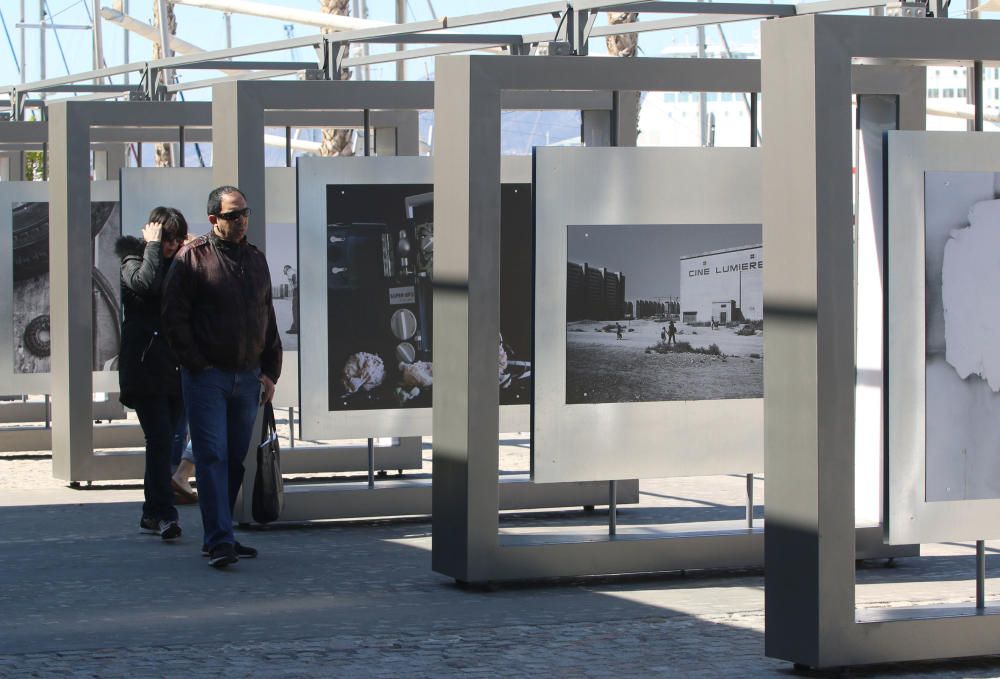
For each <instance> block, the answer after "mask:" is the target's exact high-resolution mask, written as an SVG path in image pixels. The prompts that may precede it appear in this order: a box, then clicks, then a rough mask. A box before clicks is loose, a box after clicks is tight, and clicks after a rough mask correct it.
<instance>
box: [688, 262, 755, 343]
mask: <svg viewBox="0 0 1000 679" xmlns="http://www.w3.org/2000/svg"><path fill="white" fill-rule="evenodd" d="M763 253H764V248H763V246H762V245H759V244H758V245H746V246H742V247H738V248H730V249H727V250H712V251H710V252H702V253H699V254H694V255H688V256H686V257H681V258H680V265H681V266H680V269H681V271H680V275H681V321H682V322H684V323H708V322H711V321H715V322H716V323H732V322H735V321H759V320H761V319H763V318H764V292H763V274H764V254H763Z"/></svg>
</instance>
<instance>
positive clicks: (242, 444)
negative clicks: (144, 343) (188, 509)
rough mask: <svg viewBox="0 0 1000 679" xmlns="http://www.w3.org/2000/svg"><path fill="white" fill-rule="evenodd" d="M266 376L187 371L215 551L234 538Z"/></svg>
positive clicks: (201, 493) (204, 510)
mask: <svg viewBox="0 0 1000 679" xmlns="http://www.w3.org/2000/svg"><path fill="white" fill-rule="evenodd" d="M259 375H260V370H247V371H243V372H226V371H223V370H219V369H218V368H206V369H205V370H203V371H201V372H200V373H197V374H193V373H191V372H190V371H189V370H187V369H185V368H181V388H182V391H183V393H184V407H185V408H186V409H187V417H188V428H189V429H190V431H191V445H192V448H193V449H194V460H195V478H196V479H197V480H198V506H199V507H200V508H201V522H202V526H203V527H204V529H205V540H204V544H205V546H206V547H208V548H209V549H212V548H214V547H216V546H218V545H220V544H222V543H224V542H228V543H230V544H235V543H236V538H235V537H234V536H233V508H234V507H235V506H236V495H237V494H238V493H239V491H240V485H241V484H242V483H243V460H244V459H245V458H246V454H247V449H248V447H249V446H250V439H251V438H252V437H253V431H252V430H253V424H254V420H255V419H256V417H257V408H258V407H259V404H260V390H261V385H260V382H259V381H258V379H257V378H258V376H259Z"/></svg>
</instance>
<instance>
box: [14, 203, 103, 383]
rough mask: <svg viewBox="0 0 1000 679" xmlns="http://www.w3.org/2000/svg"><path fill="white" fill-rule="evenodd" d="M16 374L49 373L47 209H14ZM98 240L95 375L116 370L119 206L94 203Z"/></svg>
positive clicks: (93, 226)
mask: <svg viewBox="0 0 1000 679" xmlns="http://www.w3.org/2000/svg"><path fill="white" fill-rule="evenodd" d="M12 210H13V215H12V217H13V219H12V223H13V230H14V233H13V243H14V260H13V267H12V268H13V272H12V275H13V284H14V300H13V302H14V310H13V320H12V329H13V340H14V343H13V347H14V371H15V372H18V373H47V372H49V355H50V353H51V346H50V339H49V204H48V203H43V202H25V203H14V205H13V207H12ZM91 233H92V234H93V237H94V266H93V270H92V272H91V274H92V275H91V280H92V284H93V293H94V363H93V365H94V370H96V371H102V370H115V369H117V358H118V347H119V343H120V339H121V337H120V334H121V311H120V308H121V306H120V283H119V269H120V263H119V260H118V257H117V256H116V255H115V253H114V244H115V240H116V239H117V238H118V236H119V235H120V234H121V212H120V209H119V204H118V203H117V202H111V201H101V202H93V203H91Z"/></svg>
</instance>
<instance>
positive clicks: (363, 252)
mask: <svg viewBox="0 0 1000 679" xmlns="http://www.w3.org/2000/svg"><path fill="white" fill-rule="evenodd" d="M326 198H327V234H326V235H327V244H326V248H327V253H326V254H327V258H326V259H327V314H328V318H327V322H328V328H329V331H328V332H329V370H330V374H329V382H328V383H329V385H330V392H329V408H330V410H331V411H338V410H376V409H390V408H427V407H430V406H431V402H432V394H433V386H434V362H433V346H432V343H433V332H434V328H433V306H432V303H433V302H432V300H433V276H434V215H433V198H434V196H433V185H431V184H339V185H329V186H327V196H326ZM501 221H502V225H501V272H500V278H501V289H502V291H503V292H502V295H501V300H502V301H501V312H500V334H501V336H500V337H498V338H497V382H498V385H499V389H500V403H501V404H502V405H510V404H517V403H528V402H529V399H530V393H531V389H530V387H531V383H530V379H531V355H530V346H531V227H532V223H531V187H530V185H529V184H517V185H513V184H509V185H504V186H503V189H502V207H501Z"/></svg>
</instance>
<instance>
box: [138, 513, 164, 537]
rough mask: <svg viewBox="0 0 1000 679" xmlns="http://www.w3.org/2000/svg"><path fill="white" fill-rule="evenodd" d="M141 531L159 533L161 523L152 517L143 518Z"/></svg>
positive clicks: (140, 521) (140, 525)
mask: <svg viewBox="0 0 1000 679" xmlns="http://www.w3.org/2000/svg"><path fill="white" fill-rule="evenodd" d="M139 529H140V530H141V531H142V532H143V533H159V532H160V522H159V521H157V520H156V519H154V518H153V517H151V516H143V517H142V518H141V519H139Z"/></svg>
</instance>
